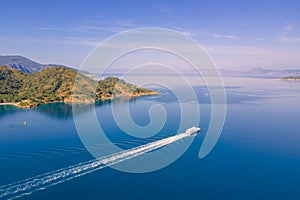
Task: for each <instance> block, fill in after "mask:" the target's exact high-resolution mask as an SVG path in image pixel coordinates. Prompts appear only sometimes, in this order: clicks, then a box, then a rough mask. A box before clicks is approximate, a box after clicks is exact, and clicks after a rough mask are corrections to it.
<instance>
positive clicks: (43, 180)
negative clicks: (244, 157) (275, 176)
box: [0, 129, 200, 199]
mask: <svg viewBox="0 0 300 200" xmlns="http://www.w3.org/2000/svg"><path fill="white" fill-rule="evenodd" d="M199 130H200V129H199ZM189 136H192V135H191V133H190V132H188V131H187V132H186V133H180V134H177V135H175V136H171V137H168V138H165V139H161V140H158V141H155V142H151V143H148V144H145V145H142V146H138V147H135V148H132V149H129V150H124V151H121V152H119V153H115V154H112V155H109V156H105V157H101V158H99V159H94V160H91V161H88V162H83V163H79V164H76V165H72V166H70V167H66V168H62V169H59V170H56V171H52V172H48V173H45V174H41V175H38V176H35V177H32V178H29V179H25V180H23V181H18V182H15V183H12V184H8V185H4V186H1V187H0V198H5V199H16V198H19V197H22V196H25V195H29V194H31V193H33V192H36V191H39V190H43V189H46V188H48V187H50V186H54V185H57V184H59V183H62V182H65V181H68V180H71V179H74V178H76V177H80V176H83V175H85V174H89V173H91V172H94V171H97V170H100V169H102V168H104V167H107V166H111V165H114V164H117V163H120V162H123V161H125V160H128V159H131V158H134V157H137V156H139V155H142V154H144V153H147V152H150V151H154V150H156V149H159V148H161V147H164V146H166V145H168V144H171V143H173V142H175V141H178V140H181V139H183V138H185V137H189Z"/></svg>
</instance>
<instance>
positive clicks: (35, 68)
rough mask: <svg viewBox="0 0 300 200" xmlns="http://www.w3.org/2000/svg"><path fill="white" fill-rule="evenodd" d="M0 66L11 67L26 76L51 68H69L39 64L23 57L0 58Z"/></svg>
mask: <svg viewBox="0 0 300 200" xmlns="http://www.w3.org/2000/svg"><path fill="white" fill-rule="evenodd" d="M0 66H6V67H11V68H13V69H17V70H19V71H21V72H24V73H26V74H30V73H35V72H39V71H42V70H44V69H47V68H52V67H64V68H70V67H67V66H64V65H58V64H40V63H37V62H35V61H32V60H30V59H28V58H26V57H23V56H0Z"/></svg>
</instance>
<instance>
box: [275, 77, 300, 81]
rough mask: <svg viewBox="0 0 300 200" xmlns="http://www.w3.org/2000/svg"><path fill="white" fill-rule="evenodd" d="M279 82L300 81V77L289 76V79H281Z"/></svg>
mask: <svg viewBox="0 0 300 200" xmlns="http://www.w3.org/2000/svg"><path fill="white" fill-rule="evenodd" d="M279 80H282V81H300V76H287V77H282V78H279Z"/></svg>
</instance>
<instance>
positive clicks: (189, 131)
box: [185, 126, 201, 136]
mask: <svg viewBox="0 0 300 200" xmlns="http://www.w3.org/2000/svg"><path fill="white" fill-rule="evenodd" d="M200 130H201V129H200V128H199V127H195V126H193V127H192V128H188V129H186V131H185V133H186V134H188V135H191V136H192V135H197V133H199V132H200Z"/></svg>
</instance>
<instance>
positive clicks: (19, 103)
mask: <svg viewBox="0 0 300 200" xmlns="http://www.w3.org/2000/svg"><path fill="white" fill-rule="evenodd" d="M158 94H159V92H156V91H153V92H149V93H142V94H134V95H131V96H118V97H106V98H102V99H99V100H95V101H92V102H86V101H76V100H75V101H70V100H67V101H52V102H43V103H40V104H27V105H25V106H22V105H21V102H5V103H0V106H14V107H17V108H23V109H31V108H36V107H38V106H41V105H45V104H51V103H76V104H90V103H95V102H97V101H107V100H113V99H117V98H122V97H124V98H137V97H142V96H151V95H158ZM25 102H26V101H25ZM27 102H28V101H27Z"/></svg>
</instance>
